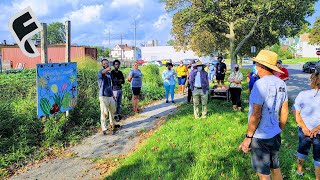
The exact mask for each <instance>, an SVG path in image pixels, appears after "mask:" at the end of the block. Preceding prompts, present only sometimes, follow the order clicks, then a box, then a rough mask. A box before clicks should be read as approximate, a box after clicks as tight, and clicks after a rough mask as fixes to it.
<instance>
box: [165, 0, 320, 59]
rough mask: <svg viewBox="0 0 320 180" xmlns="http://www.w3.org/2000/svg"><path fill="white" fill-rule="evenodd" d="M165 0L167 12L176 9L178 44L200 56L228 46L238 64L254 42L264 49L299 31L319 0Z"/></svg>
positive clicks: (174, 20)
mask: <svg viewBox="0 0 320 180" xmlns="http://www.w3.org/2000/svg"><path fill="white" fill-rule="evenodd" d="M162 1H164V2H165V5H166V9H167V11H169V12H170V11H172V12H175V14H174V16H173V19H172V23H173V29H172V34H173V36H174V38H175V42H176V44H177V45H179V46H180V47H181V48H185V49H188V48H191V49H193V50H194V51H195V52H196V53H197V54H199V55H203V54H210V53H212V51H224V50H225V49H228V50H229V53H230V56H231V61H232V64H234V63H236V62H237V60H236V56H237V55H238V54H239V53H240V54H241V53H242V54H246V53H248V51H249V50H250V49H249V48H248V47H249V46H251V45H255V46H257V47H259V48H263V47H265V46H267V45H272V44H275V43H277V42H278V39H279V37H283V36H294V35H296V34H297V33H299V31H300V30H301V28H302V26H303V25H304V24H306V23H307V22H306V20H305V17H306V16H310V15H311V14H312V13H313V12H314V3H315V2H316V1H317V0H304V1H297V0H268V1H266V0H246V1H242V0H162ZM178 48H179V47H178ZM243 48H245V49H243Z"/></svg>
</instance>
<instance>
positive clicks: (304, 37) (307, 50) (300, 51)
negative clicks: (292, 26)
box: [296, 33, 320, 58]
mask: <svg viewBox="0 0 320 180" xmlns="http://www.w3.org/2000/svg"><path fill="white" fill-rule="evenodd" d="M309 42H310V38H309V34H308V33H305V34H301V35H300V38H299V41H298V43H297V45H296V50H297V56H298V57H314V58H316V57H318V56H317V55H316V51H317V50H316V48H320V45H311V44H309Z"/></svg>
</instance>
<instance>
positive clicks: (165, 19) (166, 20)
mask: <svg viewBox="0 0 320 180" xmlns="http://www.w3.org/2000/svg"><path fill="white" fill-rule="evenodd" d="M170 24H171V18H170V17H169V15H168V14H162V15H160V16H159V18H158V20H157V21H156V22H154V23H153V27H154V28H155V29H157V30H163V29H164V28H166V27H168V25H170Z"/></svg>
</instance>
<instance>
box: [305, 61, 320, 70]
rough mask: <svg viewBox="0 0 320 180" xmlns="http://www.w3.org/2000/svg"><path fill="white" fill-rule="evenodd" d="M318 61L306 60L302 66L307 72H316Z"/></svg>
mask: <svg viewBox="0 0 320 180" xmlns="http://www.w3.org/2000/svg"><path fill="white" fill-rule="evenodd" d="M317 63H318V62H316V61H309V62H306V63H305V64H304V65H303V66H302V71H303V72H307V73H314V72H315V70H316V66H317Z"/></svg>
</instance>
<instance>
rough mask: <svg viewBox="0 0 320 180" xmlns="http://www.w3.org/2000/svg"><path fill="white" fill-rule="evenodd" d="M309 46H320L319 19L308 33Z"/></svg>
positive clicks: (319, 18)
mask: <svg viewBox="0 0 320 180" xmlns="http://www.w3.org/2000/svg"><path fill="white" fill-rule="evenodd" d="M309 37H310V44H314V45H315V44H320V17H318V18H317V20H316V22H315V23H314V24H313V26H312V29H311V31H310V36H309Z"/></svg>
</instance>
